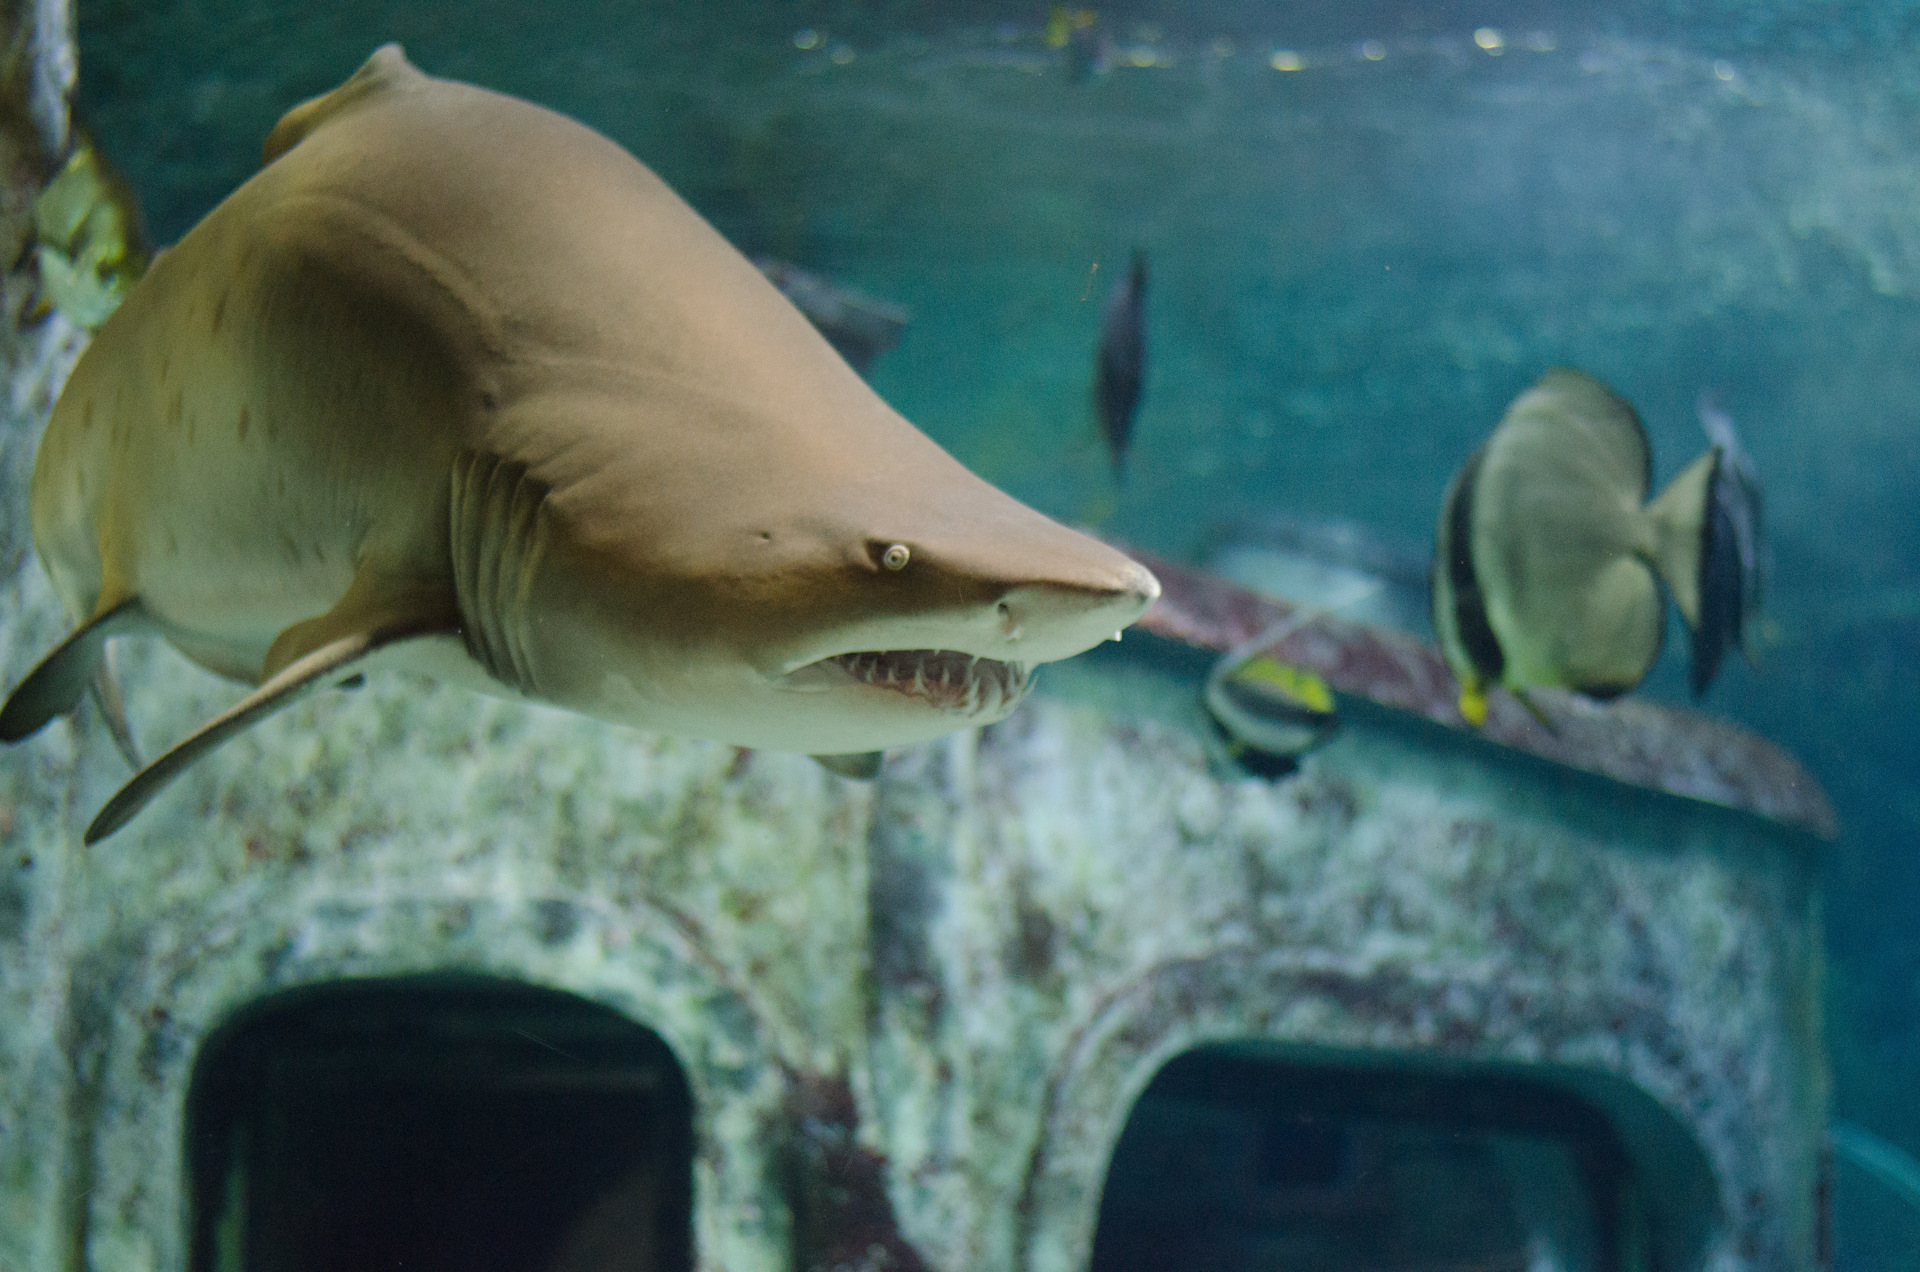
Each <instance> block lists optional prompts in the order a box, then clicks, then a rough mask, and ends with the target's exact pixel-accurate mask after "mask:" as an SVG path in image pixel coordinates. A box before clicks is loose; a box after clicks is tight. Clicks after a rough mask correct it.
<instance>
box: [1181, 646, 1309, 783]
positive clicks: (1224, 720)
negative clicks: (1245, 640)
mask: <svg viewBox="0 0 1920 1272" xmlns="http://www.w3.org/2000/svg"><path fill="white" fill-rule="evenodd" d="M1271 647H1272V642H1271V641H1268V640H1264V639H1262V640H1258V641H1255V642H1254V643H1253V645H1252V646H1251V647H1249V648H1246V649H1241V650H1235V651H1234V652H1232V653H1229V654H1227V655H1226V656H1225V657H1223V658H1222V659H1221V660H1220V661H1219V662H1218V663H1216V664H1214V668H1213V671H1212V673H1211V674H1210V675H1208V677H1207V684H1206V688H1205V689H1204V690H1203V691H1202V693H1203V696H1202V699H1201V700H1202V702H1203V703H1204V704H1205V705H1206V708H1207V714H1208V715H1209V716H1211V717H1212V719H1213V724H1214V728H1215V729H1216V730H1218V732H1219V734H1220V737H1221V739H1222V740H1223V741H1224V742H1225V743H1226V748H1227V754H1228V755H1230V756H1232V757H1233V761H1234V763H1236V764H1238V765H1239V766H1240V767H1241V768H1243V769H1245V770H1246V771H1247V772H1249V773H1252V774H1254V775H1255V776H1256V777H1264V778H1268V779H1273V778H1280V777H1285V776H1287V775H1288V774H1289V773H1292V772H1293V771H1294V770H1295V769H1297V768H1299V767H1300V757H1301V756H1303V755H1305V754H1306V753H1307V752H1308V751H1311V750H1313V749H1314V748H1315V747H1317V746H1320V745H1321V744H1323V743H1325V742H1326V741H1327V740H1328V739H1329V738H1331V737H1333V735H1334V734H1335V733H1336V732H1338V731H1339V728H1340V718H1339V716H1338V715H1336V714H1335V713H1334V703H1333V691H1332V690H1330V689H1328V688H1327V682H1326V681H1324V680H1322V679H1321V678H1320V677H1319V676H1316V675H1315V674H1314V673H1313V672H1311V671H1308V670H1307V669H1306V668H1304V667H1299V666H1295V665H1294V664H1292V663H1288V662H1282V661H1281V660H1280V659H1278V658H1275V657H1274V656H1273V655H1272V654H1271V653H1270V652H1268V651H1269V650H1270V649H1271Z"/></svg>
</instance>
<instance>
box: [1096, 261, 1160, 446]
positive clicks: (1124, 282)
mask: <svg viewBox="0 0 1920 1272" xmlns="http://www.w3.org/2000/svg"><path fill="white" fill-rule="evenodd" d="M1146 301H1147V254H1146V253H1145V252H1143V251H1140V250H1139V249H1138V248H1136V249H1134V253H1133V268H1132V269H1130V270H1128V271H1127V276H1126V277H1125V278H1122V279H1120V280H1119V281H1117V282H1115V283H1114V285H1113V290H1112V291H1110V292H1108V293H1107V307H1106V310H1105V312H1103V313H1102V314H1101V316H1100V353H1099V357H1098V359H1097V360H1096V362H1095V365H1094V371H1093V405H1094V409H1095V410H1096V411H1097V412H1098V413H1099V415H1100V431H1101V432H1102V433H1104V434H1105V435H1106V439H1107V453H1108V454H1109V455H1111V456H1112V457H1113V475H1114V479H1115V480H1116V481H1118V480H1123V479H1124V478H1125V477H1126V475H1127V444H1128V443H1129V442H1130V441H1132V440H1133V416H1134V412H1136V411H1137V410H1139V409H1140V389H1141V386H1142V385H1143V384H1144V383H1145V382H1146V378H1147V327H1146Z"/></svg>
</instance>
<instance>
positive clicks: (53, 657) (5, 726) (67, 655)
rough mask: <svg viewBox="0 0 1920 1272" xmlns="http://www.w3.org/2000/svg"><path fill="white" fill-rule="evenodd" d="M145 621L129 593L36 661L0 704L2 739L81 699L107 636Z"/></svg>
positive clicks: (20, 734) (30, 729)
mask: <svg viewBox="0 0 1920 1272" xmlns="http://www.w3.org/2000/svg"><path fill="white" fill-rule="evenodd" d="M145 623H146V613H145V611H143V610H142V609H141V608H140V599H139V598H138V597H134V596H130V597H128V598H126V599H125V600H123V601H121V602H119V603H118V604H116V605H110V606H108V607H107V608H105V609H103V610H101V611H100V612H98V613H96V614H95V615H94V616H93V617H92V618H90V619H88V620H87V621H86V622H84V623H82V624H81V625H80V626H79V627H77V628H75V629H74V631H73V632H72V634H71V635H69V636H68V637H67V638H66V639H65V640H63V641H61V642H60V643H59V644H58V645H57V646H55V647H54V650H53V652H52V653H50V654H48V655H47V656H46V657H45V658H42V659H41V660H40V665H39V666H38V667H35V668H34V669H33V670H32V671H31V672H30V673H28V675H27V678H26V679H25V680H23V681H21V682H20V685H19V687H18V688H16V689H15V690H14V691H13V693H12V695H11V696H10V697H8V699H7V704H6V706H4V707H0V742H18V741H19V740H20V739H22V738H24V737H28V736H30V735H32V734H34V733H37V732H39V731H40V729H41V728H42V727H44V726H45V725H46V723H47V721H49V720H51V719H53V717H55V716H57V715H65V714H66V713H67V712H69V711H71V710H73V708H74V706H75V705H76V704H78V703H79V701H80V695H81V694H83V693H85V692H86V691H87V686H88V685H89V684H91V683H92V682H93V678H94V676H95V675H96V674H97V673H98V672H99V670H100V666H101V659H102V656H103V652H104V650H105V649H106V644H107V638H108V637H111V636H118V635H120V634H121V633H122V632H127V631H133V630H135V629H137V628H139V627H142V626H144V625H145Z"/></svg>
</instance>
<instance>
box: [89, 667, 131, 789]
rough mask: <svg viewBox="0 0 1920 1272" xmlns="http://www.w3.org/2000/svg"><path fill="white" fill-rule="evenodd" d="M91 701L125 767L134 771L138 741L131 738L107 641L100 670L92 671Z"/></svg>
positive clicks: (129, 725) (123, 700)
mask: <svg viewBox="0 0 1920 1272" xmlns="http://www.w3.org/2000/svg"><path fill="white" fill-rule="evenodd" d="M93 705H95V706H96V707H99V708H100V718H101V719H102V720H105V721H106V722H107V733H108V734H109V735H111V736H112V738H113V744H114V746H115V747H117V748H119V751H120V755H121V757H122V758H123V759H125V760H126V762H127V767H128V768H130V769H133V770H134V771H135V772H138V771H139V769H140V745H139V743H137V742H135V741H134V737H133V725H132V724H130V723H129V722H128V721H127V702H126V699H125V698H122V697H121V696H120V678H119V677H118V676H116V675H114V672H113V647H112V646H111V645H109V646H107V647H106V648H105V649H104V650H102V651H101V658H100V670H98V671H96V672H94V673H93Z"/></svg>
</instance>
